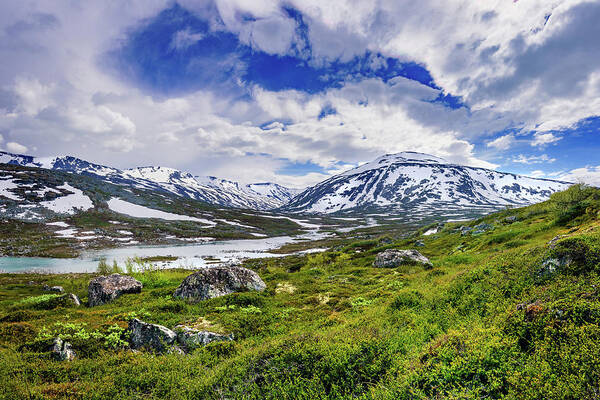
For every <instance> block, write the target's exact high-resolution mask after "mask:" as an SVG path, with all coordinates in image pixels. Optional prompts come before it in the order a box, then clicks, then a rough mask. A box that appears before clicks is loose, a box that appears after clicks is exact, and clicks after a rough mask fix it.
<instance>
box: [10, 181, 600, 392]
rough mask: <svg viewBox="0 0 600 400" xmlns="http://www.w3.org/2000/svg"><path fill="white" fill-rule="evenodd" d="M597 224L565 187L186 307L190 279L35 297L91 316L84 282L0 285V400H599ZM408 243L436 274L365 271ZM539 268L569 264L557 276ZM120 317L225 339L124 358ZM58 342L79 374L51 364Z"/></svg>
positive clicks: (283, 268)
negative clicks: (118, 292)
mask: <svg viewBox="0 0 600 400" xmlns="http://www.w3.org/2000/svg"><path fill="white" fill-rule="evenodd" d="M599 210H600V194H599V193H598V191H596V190H592V189H585V188H581V187H577V188H574V189H571V190H570V191H569V192H567V193H564V194H561V195H557V196H554V197H553V199H552V200H551V201H549V202H546V203H543V204H538V205H535V206H531V207H527V208H523V209H518V210H507V211H503V212H501V213H496V214H493V215H490V216H487V217H484V218H481V219H480V220H477V221H472V222H469V223H467V225H469V226H475V225H478V224H481V223H487V224H491V225H493V229H490V230H487V231H486V232H485V233H481V234H470V233H468V234H465V235H461V233H460V232H459V231H457V230H456V229H455V228H456V225H446V226H445V227H444V228H443V229H442V230H441V231H440V232H439V233H437V234H435V235H431V236H418V237H417V236H415V237H412V238H407V239H398V240H395V241H392V242H391V243H389V241H388V240H379V239H371V240H362V241H354V242H351V241H350V242H347V243H345V244H343V245H339V246H337V247H336V248H335V250H331V251H328V252H325V253H321V254H317V255H312V256H294V257H286V258H281V259H267V260H252V261H249V262H247V264H246V266H247V267H249V268H252V269H254V270H256V271H257V272H258V273H259V274H260V275H261V277H262V278H263V279H264V280H265V282H266V283H267V286H268V288H267V290H266V291H264V292H262V293H238V294H234V295H229V296H225V297H221V298H217V299H212V300H209V301H204V302H200V303H196V304H190V303H187V302H185V301H182V300H175V299H173V298H172V297H171V294H172V292H173V290H174V289H175V288H176V287H177V286H178V285H179V283H180V282H181V281H182V280H183V278H184V277H185V276H187V275H188V274H189V271H185V270H168V271H152V270H148V271H146V272H144V273H138V274H134V275H135V276H136V278H138V279H140V280H142V281H143V283H144V290H143V291H142V293H141V294H137V295H126V296H123V297H121V298H119V299H117V300H116V301H115V302H113V303H111V304H107V305H104V306H100V307H95V308H91V309H90V308H87V307H80V308H56V309H51V310H47V309H43V304H44V302H43V301H42V300H43V299H41V298H39V296H48V294H47V293H48V292H43V291H42V290H41V285H42V284H44V283H46V284H48V285H62V286H63V287H64V288H65V291H67V292H73V293H75V294H77V295H78V296H80V297H81V298H82V299H83V300H84V302H85V297H86V290H87V283H88V281H89V279H91V277H92V276H93V275H90V274H65V275H8V274H6V275H0V285H1V286H0V365H2V368H0V398H7V399H23V398H54V399H63V398H64V399H77V398H85V399H88V398H92V399H104V398H111V399H136V398H137V399H142V398H143V399H153V398H168V399H204V398H207V399H222V398H245V399H246V398H247V399H252V398H255V399H302V398H304V399H314V398H365V399H366V398H376V399H404V398H406V399H418V398H473V399H475V398H513V399H540V398H545V399H552V398H556V399H559V398H561V399H562V398H571V399H583V398H590V399H591V398H598V396H599V395H600V393H599V389H598V388H599V381H600V376H599V375H600V368H599V367H600V365H599V364H600V325H599V323H600V301H599V300H598V298H599V296H600V289H599V288H600V286H599V285H600V275H599V273H598V272H599V270H600V269H599V268H600V265H599V261H600V230H599V229H600V222H599V221H598V211H599ZM428 228H429V227H428ZM428 228H425V229H424V230H423V231H422V232H424V231H426V230H427V229H428ZM559 234H560V235H566V237H565V238H563V239H562V241H558V242H557V243H558V244H557V245H556V247H554V248H550V247H549V246H548V245H547V243H548V241H550V240H551V239H552V238H554V237H555V236H557V235H559ZM417 239H418V240H422V241H423V242H424V243H425V246H424V247H422V248H419V250H420V251H421V252H422V253H423V254H425V255H426V256H428V257H429V258H430V259H431V260H432V262H433V265H434V267H433V268H432V269H428V270H425V269H422V268H419V267H408V268H407V267H400V268H397V269H376V268H372V267H371V264H372V261H373V259H374V256H375V254H377V253H378V252H379V251H382V250H384V249H386V248H412V247H414V243H415V240H417ZM548 257H556V258H560V257H570V259H571V260H573V262H572V263H571V264H569V266H564V267H558V268H557V269H556V270H555V271H553V272H552V271H549V270H547V269H545V268H544V267H543V260H545V259H546V258H548ZM31 280H33V281H35V284H33V285H30V284H29V281H31ZM132 317H137V318H140V319H143V320H145V321H148V322H154V323H160V324H163V325H165V326H167V327H169V328H171V327H173V326H174V325H177V324H182V323H183V324H188V325H193V326H197V327H199V328H202V329H209V330H213V331H217V332H227V333H229V332H232V333H234V334H235V336H236V340H235V342H220V343H214V344H211V345H208V346H206V347H205V348H202V349H199V350H197V351H195V352H194V353H192V354H190V355H187V356H181V355H154V354H150V353H133V352H131V351H129V350H127V348H126V345H125V340H126V332H125V330H124V328H125V327H126V325H127V321H128V319H130V318H132ZM57 334H60V335H61V336H63V337H66V338H68V339H69V340H71V341H72V343H73V345H74V348H75V350H76V351H77V352H78V358H77V359H76V360H75V361H73V362H70V363H69V362H57V361H53V360H51V358H50V357H49V354H48V352H47V346H48V340H49V338H51V337H53V336H55V335H57Z"/></svg>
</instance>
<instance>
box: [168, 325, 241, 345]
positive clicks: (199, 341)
mask: <svg viewBox="0 0 600 400" xmlns="http://www.w3.org/2000/svg"><path fill="white" fill-rule="evenodd" d="M173 330H174V331H175V333H176V334H177V343H179V345H180V346H181V347H182V348H183V349H184V350H185V351H186V352H188V351H191V350H193V349H195V348H198V347H201V346H206V345H207V344H209V343H210V342H222V341H231V340H233V334H229V335H221V334H219V333H215V332H209V331H201V330H198V329H193V328H190V327H188V326H185V325H177V326H176V327H175V328H173Z"/></svg>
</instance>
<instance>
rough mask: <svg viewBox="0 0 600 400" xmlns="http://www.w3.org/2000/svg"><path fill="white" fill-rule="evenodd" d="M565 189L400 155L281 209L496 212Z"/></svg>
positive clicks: (411, 154)
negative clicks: (475, 209) (476, 209)
mask: <svg viewBox="0 0 600 400" xmlns="http://www.w3.org/2000/svg"><path fill="white" fill-rule="evenodd" d="M568 186H569V183H568V182H560V181H552V180H547V179H535V178H529V177H526V176H521V175H515V174H510V173H504V172H497V171H493V170H489V169H484V168H475V167H467V166H462V165H457V164H451V163H448V162H447V161H445V160H444V159H442V158H439V157H434V156H430V155H427V154H422V153H414V152H404V153H398V154H387V155H385V156H382V157H379V158H377V159H376V160H374V161H372V162H370V163H367V164H364V165H361V166H359V167H357V168H354V169H352V170H350V171H346V172H344V173H341V174H339V175H336V176H333V177H331V178H329V179H327V180H325V181H323V182H321V183H319V184H317V185H315V186H313V187H311V188H308V189H306V190H305V191H303V192H302V193H300V194H299V195H298V196H296V197H295V198H294V199H292V201H291V202H290V203H288V204H287V205H286V206H285V207H284V209H285V210H287V211H293V212H309V213H334V212H339V211H346V210H353V211H359V210H363V211H364V210H367V209H368V210H371V211H373V210H377V209H381V210H386V211H388V212H389V211H392V210H402V212H406V211H410V210H412V211H422V210H427V209H428V210H432V209H436V208H438V209H439V208H440V207H447V208H450V209H459V208H469V207H484V208H485V207H496V208H497V207H502V206H518V205H519V206H520V205H525V204H532V203H537V202H541V201H544V200H546V199H548V197H549V196H550V194H552V193H554V192H556V191H560V190H564V189H566V188H567V187H568Z"/></svg>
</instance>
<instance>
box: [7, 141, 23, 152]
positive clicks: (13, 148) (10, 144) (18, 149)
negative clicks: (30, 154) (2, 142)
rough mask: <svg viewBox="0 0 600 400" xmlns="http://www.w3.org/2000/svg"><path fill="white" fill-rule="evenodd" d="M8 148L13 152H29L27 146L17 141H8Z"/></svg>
mask: <svg viewBox="0 0 600 400" xmlns="http://www.w3.org/2000/svg"><path fill="white" fill-rule="evenodd" d="M6 150H8V151H9V152H11V153H19V154H22V153H25V152H27V147H25V146H23V145H22V144H19V143H17V142H8V143H6Z"/></svg>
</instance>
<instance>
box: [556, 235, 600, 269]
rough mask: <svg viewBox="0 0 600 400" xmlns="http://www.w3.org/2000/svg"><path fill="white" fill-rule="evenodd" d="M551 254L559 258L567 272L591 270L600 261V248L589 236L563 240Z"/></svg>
mask: <svg viewBox="0 0 600 400" xmlns="http://www.w3.org/2000/svg"><path fill="white" fill-rule="evenodd" d="M550 254H551V257H553V258H557V259H558V260H559V262H560V265H561V272H563V273H566V274H574V275H576V274H580V273H585V272H590V271H592V270H594V269H595V268H597V267H598V264H599V263H600V249H598V247H597V246H596V243H595V241H594V240H591V239H590V238H589V237H573V238H567V239H564V240H561V241H560V242H558V243H557V244H556V247H555V248H554V249H552V251H551V253H550Z"/></svg>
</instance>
